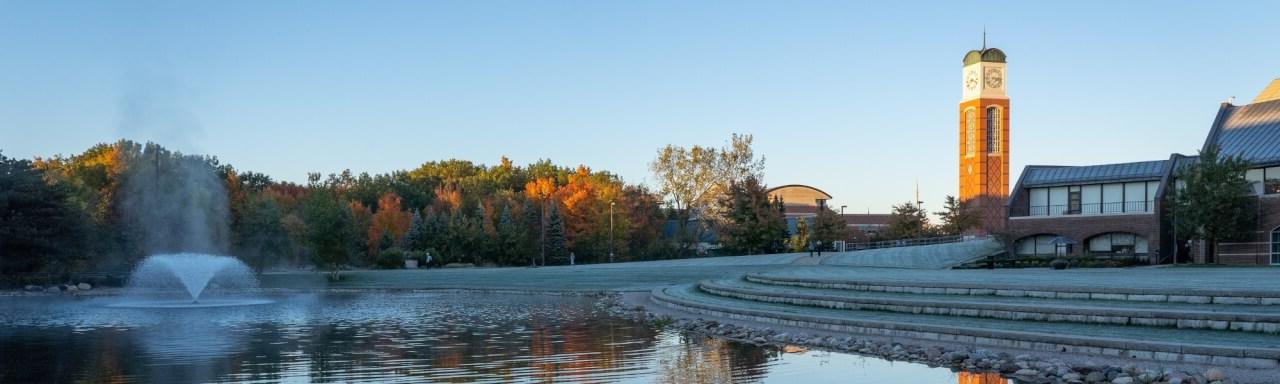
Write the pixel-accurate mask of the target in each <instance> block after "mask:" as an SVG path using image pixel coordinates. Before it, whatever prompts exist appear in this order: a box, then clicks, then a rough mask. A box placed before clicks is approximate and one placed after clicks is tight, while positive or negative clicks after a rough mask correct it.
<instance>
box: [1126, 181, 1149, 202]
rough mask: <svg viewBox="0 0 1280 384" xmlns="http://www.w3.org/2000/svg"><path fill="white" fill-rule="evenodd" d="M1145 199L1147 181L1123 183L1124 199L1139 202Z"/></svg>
mask: <svg viewBox="0 0 1280 384" xmlns="http://www.w3.org/2000/svg"><path fill="white" fill-rule="evenodd" d="M1146 199H1147V183H1124V201H1127V202H1140V201H1144V200H1146Z"/></svg>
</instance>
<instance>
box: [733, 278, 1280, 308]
mask: <svg viewBox="0 0 1280 384" xmlns="http://www.w3.org/2000/svg"><path fill="white" fill-rule="evenodd" d="M744 279H745V280H747V281H749V282H753V283H759V284H766V285H776V286H792V287H802V288H820V289H841V290H849V291H866V292H886V293H909V294H927V295H956V296H1002V297H1028V298H1041V299H1064V300H1102V301H1131V302H1147V303H1172V304H1221V305H1280V291H1272V290H1268V291H1248V290H1213V289H1203V288H1200V289H1181V290H1172V289H1153V288H1117V287H1090V286H1053V285H1039V286H1036V287H1031V288H1028V287H1025V286H1017V285H1007V284H998V283H974V282H963V283H944V282H910V281H894V280H886V281H876V280H869V279H836V278H810V277H797V276H775V275H770V274H768V273H753V274H748V275H746V276H745V277H744ZM1278 308H1280V307H1278Z"/></svg>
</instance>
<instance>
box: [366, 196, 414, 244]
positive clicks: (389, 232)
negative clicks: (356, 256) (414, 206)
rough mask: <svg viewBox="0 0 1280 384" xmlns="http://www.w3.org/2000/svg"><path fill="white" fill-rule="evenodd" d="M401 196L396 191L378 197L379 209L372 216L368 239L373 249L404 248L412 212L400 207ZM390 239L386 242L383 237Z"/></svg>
mask: <svg viewBox="0 0 1280 384" xmlns="http://www.w3.org/2000/svg"><path fill="white" fill-rule="evenodd" d="M400 201H401V200H400V196H399V195H396V193H395V192H386V193H383V194H382V196H381V197H379V198H378V211H377V212H375V213H374V214H373V215H372V217H370V223H369V229H368V241H369V246H370V248H371V249H383V248H390V247H397V248H402V247H403V246H404V241H405V235H406V234H408V233H409V224H410V223H411V221H412V220H413V216H412V214H410V213H409V212H405V211H403V210H401V208H400ZM384 238H385V239H386V240H390V241H387V242H385V243H384V241H383V239H384Z"/></svg>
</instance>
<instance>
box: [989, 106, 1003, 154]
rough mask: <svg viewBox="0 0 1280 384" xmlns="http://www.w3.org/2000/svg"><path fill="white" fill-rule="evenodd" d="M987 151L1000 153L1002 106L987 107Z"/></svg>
mask: <svg viewBox="0 0 1280 384" xmlns="http://www.w3.org/2000/svg"><path fill="white" fill-rule="evenodd" d="M987 153H991V154H998V153H1000V108H996V107H987Z"/></svg>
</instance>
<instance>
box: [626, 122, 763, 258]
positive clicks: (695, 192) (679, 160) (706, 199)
mask: <svg viewBox="0 0 1280 384" xmlns="http://www.w3.org/2000/svg"><path fill="white" fill-rule="evenodd" d="M751 142H752V137H751V135H739V134H733V136H732V137H730V140H729V143H728V145H727V146H726V147H723V148H720V149H716V148H711V147H702V146H698V145H695V146H693V147H691V148H688V149H686V148H684V147H681V146H677V145H670V144H668V145H667V146H665V147H663V148H661V149H659V150H658V156H657V157H656V158H655V159H654V161H653V162H652V163H649V169H650V170H651V171H653V174H654V177H655V178H656V179H657V184H658V185H657V187H658V192H659V193H661V194H662V195H664V196H666V197H667V198H668V199H669V200H670V201H671V207H672V208H673V210H674V211H675V213H676V219H677V220H678V221H679V231H680V234H679V236H680V237H681V239H682V241H683V242H686V243H696V242H697V239H698V238H700V237H701V234H702V230H703V229H704V228H706V227H707V226H706V225H696V226H695V227H694V228H693V233H690V232H689V228H688V222H689V221H690V220H699V221H704V222H720V221H721V218H722V217H723V212H721V208H720V206H719V205H718V204H716V202H717V201H719V200H720V198H721V196H723V195H724V194H725V193H726V192H727V191H728V190H729V186H730V184H732V183H734V182H743V181H745V180H747V179H748V178H752V177H755V178H757V179H763V177H764V157H760V158H758V159H757V158H756V156H755V152H754V151H753V150H752V149H751ZM685 245H686V249H687V246H688V245H689V244H685Z"/></svg>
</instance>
